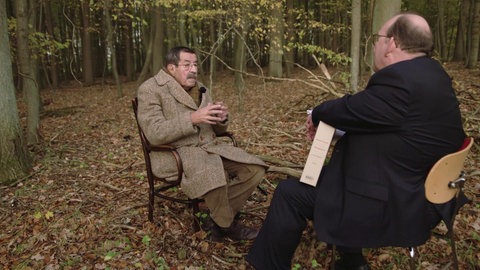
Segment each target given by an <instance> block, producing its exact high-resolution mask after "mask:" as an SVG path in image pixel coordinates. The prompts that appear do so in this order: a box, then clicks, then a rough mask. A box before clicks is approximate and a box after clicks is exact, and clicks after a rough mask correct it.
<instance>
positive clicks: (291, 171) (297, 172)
mask: <svg viewBox="0 0 480 270" xmlns="http://www.w3.org/2000/svg"><path fill="white" fill-rule="evenodd" d="M268 172H278V173H283V174H286V175H290V176H293V177H296V178H300V177H301V176H302V171H300V170H295V169H292V168H287V167H276V166H270V167H269V168H268Z"/></svg>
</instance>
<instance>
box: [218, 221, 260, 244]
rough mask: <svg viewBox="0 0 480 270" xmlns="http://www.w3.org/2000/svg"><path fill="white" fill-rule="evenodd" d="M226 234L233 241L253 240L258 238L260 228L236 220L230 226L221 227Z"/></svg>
mask: <svg viewBox="0 0 480 270" xmlns="http://www.w3.org/2000/svg"><path fill="white" fill-rule="evenodd" d="M221 230H222V231H223V233H224V235H225V236H226V237H228V238H230V239H232V240H233V241H243V240H253V239H255V238H257V235H258V231H259V230H258V229H255V228H251V227H248V226H245V225H243V224H241V223H240V222H238V221H234V222H233V224H232V225H231V226H230V227H229V228H221Z"/></svg>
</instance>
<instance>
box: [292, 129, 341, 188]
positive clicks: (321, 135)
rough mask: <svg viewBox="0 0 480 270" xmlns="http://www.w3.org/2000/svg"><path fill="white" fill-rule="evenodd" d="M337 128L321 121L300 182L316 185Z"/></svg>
mask: <svg viewBox="0 0 480 270" xmlns="http://www.w3.org/2000/svg"><path fill="white" fill-rule="evenodd" d="M334 134H335V128H334V127H332V126H329V125H327V124H325V123H323V122H320V123H319V124H318V127H317V132H316V133H315V138H314V139H313V143H312V146H311V148H310V152H309V153H308V157H307V162H306V163H305V167H304V168H303V172H302V177H300V182H303V183H306V184H309V185H311V186H316V185H317V181H318V177H319V176H320V172H321V171H322V168H323V163H324V162H325V158H326V157H327V154H328V149H329V148H330V144H331V143H332V139H333V135H334Z"/></svg>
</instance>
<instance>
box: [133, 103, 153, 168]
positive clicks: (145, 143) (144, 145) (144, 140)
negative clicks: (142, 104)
mask: <svg viewBox="0 0 480 270" xmlns="http://www.w3.org/2000/svg"><path fill="white" fill-rule="evenodd" d="M132 107H133V112H134V113H135V122H136V123H137V128H138V134H139V135H140V140H141V141H142V148H143V150H144V151H145V152H146V153H145V154H149V153H150V152H151V147H150V143H149V142H148V140H147V137H145V134H144V133H143V130H142V128H141V127H140V124H139V123H138V115H137V111H138V99H137V98H134V99H132ZM145 158H148V159H149V156H145Z"/></svg>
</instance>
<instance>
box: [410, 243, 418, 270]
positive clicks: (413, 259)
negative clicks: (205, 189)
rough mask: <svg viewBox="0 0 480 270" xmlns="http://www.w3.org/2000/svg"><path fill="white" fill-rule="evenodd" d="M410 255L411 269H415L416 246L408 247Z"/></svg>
mask: <svg viewBox="0 0 480 270" xmlns="http://www.w3.org/2000/svg"><path fill="white" fill-rule="evenodd" d="M408 255H409V256H408V257H409V258H410V270H415V269H416V267H415V248H414V247H409V248H408Z"/></svg>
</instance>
